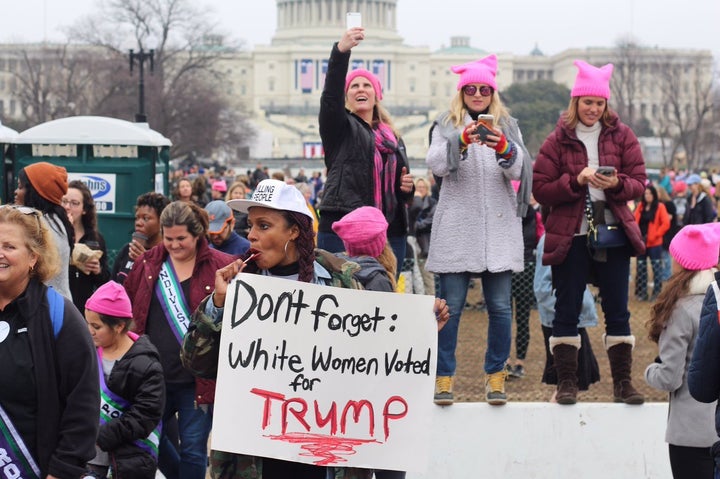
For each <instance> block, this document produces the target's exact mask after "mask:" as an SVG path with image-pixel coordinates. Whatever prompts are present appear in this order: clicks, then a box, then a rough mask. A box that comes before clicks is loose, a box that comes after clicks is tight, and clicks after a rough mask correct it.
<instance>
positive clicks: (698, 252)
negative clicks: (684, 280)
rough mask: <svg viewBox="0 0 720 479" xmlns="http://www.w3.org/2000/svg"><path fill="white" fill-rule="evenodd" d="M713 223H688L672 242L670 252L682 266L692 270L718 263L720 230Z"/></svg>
mask: <svg viewBox="0 0 720 479" xmlns="http://www.w3.org/2000/svg"><path fill="white" fill-rule="evenodd" d="M711 225H712V223H706V224H701V225H687V226H685V227H684V228H683V229H681V230H680V231H678V233H677V234H676V235H675V237H674V238H673V239H672V241H671V242H670V254H671V255H672V257H673V259H675V261H677V262H678V264H679V265H680V266H682V267H683V268H685V269H688V270H691V271H701V270H704V269H710V268H712V267H714V266H716V265H717V264H718V255H720V234H719V233H720V232H718V230H717V228H716V227H714V226H711Z"/></svg>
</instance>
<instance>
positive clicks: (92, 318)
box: [85, 281, 165, 479]
mask: <svg viewBox="0 0 720 479" xmlns="http://www.w3.org/2000/svg"><path fill="white" fill-rule="evenodd" d="M85 319H86V321H87V323H88V328H89V329H90V334H91V335H92V338H93V342H94V343H95V346H96V347H97V356H98V363H99V366H100V368H99V370H100V430H99V432H98V437H97V445H96V449H97V455H96V456H95V458H94V459H93V460H91V461H90V462H89V463H88V470H89V471H90V475H92V476H94V477H101V478H105V477H107V475H108V471H109V469H112V477H113V479H124V478H134V479H154V478H155V474H156V471H157V454H158V444H159V439H160V419H161V417H162V413H163V409H164V407H165V382H164V378H163V372H162V367H161V366H160V356H159V354H158V352H157V349H155V346H153V345H152V343H151V342H150V341H149V340H148V338H147V336H138V335H136V334H134V333H132V332H130V331H129V330H128V328H129V325H130V321H131V320H132V306H131V304H130V299H129V298H128V295H127V293H126V292H125V289H123V287H122V286H120V285H119V284H118V283H116V282H114V281H110V282H108V283H105V284H104V285H102V286H100V288H98V289H97V291H95V293H94V294H93V295H92V296H91V297H90V299H88V300H87V303H85Z"/></svg>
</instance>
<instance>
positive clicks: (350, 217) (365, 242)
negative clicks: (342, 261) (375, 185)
mask: <svg viewBox="0 0 720 479" xmlns="http://www.w3.org/2000/svg"><path fill="white" fill-rule="evenodd" d="M387 228H388V223H387V221H386V220H385V215H383V214H382V211H380V210H379V209H377V208H375V207H373V206H361V207H360V208H358V209H356V210H353V211H351V212H350V213H348V214H346V215H345V216H343V217H342V219H341V220H340V221H336V222H335V223H333V225H332V229H333V231H334V232H335V233H337V235H338V236H339V237H340V239H342V241H343V244H344V245H345V251H346V252H347V254H348V255H349V256H372V257H373V258H377V257H378V256H380V253H382V251H383V249H384V248H385V243H386V242H387Z"/></svg>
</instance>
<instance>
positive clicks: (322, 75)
mask: <svg viewBox="0 0 720 479" xmlns="http://www.w3.org/2000/svg"><path fill="white" fill-rule="evenodd" d="M327 69H328V61H327V60H323V61H322V62H321V63H320V88H323V87H324V86H325V75H327Z"/></svg>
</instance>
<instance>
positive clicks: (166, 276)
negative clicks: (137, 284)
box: [155, 258, 190, 345]
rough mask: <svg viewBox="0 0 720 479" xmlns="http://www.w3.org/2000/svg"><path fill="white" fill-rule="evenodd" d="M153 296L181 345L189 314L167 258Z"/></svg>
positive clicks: (178, 282)
mask: <svg viewBox="0 0 720 479" xmlns="http://www.w3.org/2000/svg"><path fill="white" fill-rule="evenodd" d="M155 294H156V295H157V297H158V299H159V300H160V306H161V307H162V309H163V311H164V312H165V319H167V322H168V323H169V324H170V329H171V330H172V332H173V334H175V338H177V340H178V343H180V345H182V341H183V338H184V337H185V333H187V330H188V326H189V325H190V312H189V308H188V305H187V304H188V303H187V301H186V300H185V293H183V290H182V286H180V281H179V280H178V277H177V274H176V273H175V268H173V266H172V262H171V261H170V259H169V258H168V259H167V260H166V261H165V262H164V263H163V265H162V268H160V274H159V275H158V281H157V284H156V285H155Z"/></svg>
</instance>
